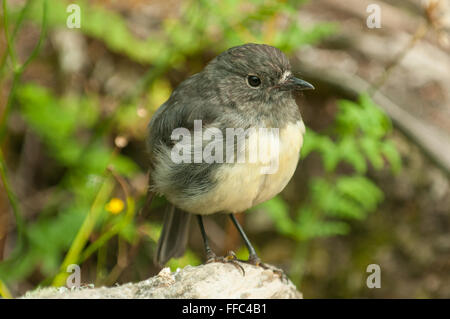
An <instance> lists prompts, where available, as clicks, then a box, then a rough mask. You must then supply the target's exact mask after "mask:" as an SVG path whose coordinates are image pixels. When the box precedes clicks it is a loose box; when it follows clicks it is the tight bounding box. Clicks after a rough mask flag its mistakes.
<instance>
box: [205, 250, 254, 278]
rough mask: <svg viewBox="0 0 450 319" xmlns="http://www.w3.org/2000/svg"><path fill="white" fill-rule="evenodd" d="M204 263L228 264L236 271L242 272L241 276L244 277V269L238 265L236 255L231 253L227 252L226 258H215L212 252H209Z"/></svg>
mask: <svg viewBox="0 0 450 319" xmlns="http://www.w3.org/2000/svg"><path fill="white" fill-rule="evenodd" d="M206 263H207V264H210V263H224V264H225V263H230V264H232V265H233V266H235V267H236V268H237V269H239V270H241V271H242V275H243V276H245V270H244V268H243V267H242V266H241V265H240V264H239V260H238V259H237V257H236V254H235V253H234V252H233V251H229V252H228V255H226V256H220V257H219V256H217V255H216V254H215V253H213V252H212V251H209V252H208V253H207V254H206Z"/></svg>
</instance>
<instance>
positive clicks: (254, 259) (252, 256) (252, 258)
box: [230, 214, 287, 280]
mask: <svg viewBox="0 0 450 319" xmlns="http://www.w3.org/2000/svg"><path fill="white" fill-rule="evenodd" d="M230 218H231V220H232V221H233V224H234V226H236V228H237V230H238V231H239V233H240V234H241V237H242V239H243V240H244V242H245V246H247V249H248V260H240V259H238V260H239V261H243V262H246V263H249V264H251V265H255V266H258V267H262V268H264V269H270V270H272V271H273V272H274V273H276V274H278V275H279V276H280V278H281V279H282V280H287V276H286V274H285V273H284V272H283V270H281V269H278V268H277V267H274V266H270V265H266V264H265V263H263V262H261V259H260V258H259V257H258V255H257V254H256V251H255V248H254V247H253V246H252V244H251V243H250V240H249V239H248V237H247V235H246V234H245V232H244V229H243V228H242V226H241V224H239V222H238V220H237V219H236V217H235V216H234V214H230Z"/></svg>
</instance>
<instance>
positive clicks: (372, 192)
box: [262, 95, 401, 241]
mask: <svg viewBox="0 0 450 319" xmlns="http://www.w3.org/2000/svg"><path fill="white" fill-rule="evenodd" d="M338 106H339V110H338V113H337V116H336V121H335V125H334V131H333V132H334V139H333V138H331V137H330V136H328V135H324V134H319V133H316V132H314V131H312V130H310V129H307V132H306V135H305V138H304V139H305V142H304V145H303V148H302V151H301V155H302V157H306V156H308V155H309V154H311V153H312V152H314V151H315V152H317V153H319V154H320V157H321V159H322V163H323V167H324V171H325V174H324V176H322V177H316V178H314V179H313V180H311V181H310V182H309V193H308V196H307V201H306V202H305V203H304V204H303V205H302V206H301V207H299V208H298V209H297V210H296V212H295V214H294V216H293V217H291V216H290V214H289V209H288V207H287V205H286V204H285V203H284V202H283V200H282V199H281V198H280V197H276V198H274V199H272V200H270V201H268V202H266V203H264V204H262V208H263V209H265V210H266V211H267V212H268V213H269V215H270V216H271V218H272V219H273V220H274V221H275V225H276V227H277V229H278V231H279V232H280V233H282V234H284V235H286V236H289V237H291V238H293V239H295V240H299V241H304V240H309V239H312V238H315V237H327V236H333V235H344V234H347V233H348V232H349V225H348V221H349V220H362V219H364V218H366V217H367V215H368V213H370V212H373V211H375V210H376V208H377V205H378V204H380V203H381V201H382V200H383V193H382V191H381V190H380V189H379V188H378V187H377V186H376V185H375V184H374V182H373V181H371V180H370V179H368V178H367V177H366V176H365V174H366V172H367V169H368V164H371V165H372V166H373V168H374V169H376V170H380V169H382V168H383V167H384V166H385V163H388V164H390V165H391V168H392V170H393V172H398V171H399V169H400V167H401V160H400V156H399V154H398V152H397V150H396V148H395V146H394V144H393V142H392V141H391V140H389V139H388V138H387V136H388V134H389V132H390V131H391V123H390V121H389V119H388V117H387V116H386V115H385V114H384V113H383V112H382V111H381V110H380V109H379V108H378V107H377V106H376V105H375V104H373V102H372V101H371V99H370V98H369V97H368V96H367V95H361V97H360V99H359V101H358V102H357V103H356V102H352V101H347V100H341V101H339V103H338ZM342 163H345V164H347V165H349V166H350V167H351V168H352V169H353V174H352V175H345V174H342V173H339V171H338V166H339V164H342Z"/></svg>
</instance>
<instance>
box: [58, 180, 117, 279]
mask: <svg viewBox="0 0 450 319" xmlns="http://www.w3.org/2000/svg"><path fill="white" fill-rule="evenodd" d="M113 187H114V183H113V181H112V178H111V177H110V176H108V177H106V179H105V181H104V182H103V184H102V186H101V187H100V190H99V192H98V193H97V196H96V198H95V200H94V203H93V204H92V206H91V209H90V211H89V213H88V215H87V216H86V218H85V220H84V222H83V225H81V228H80V229H79V231H78V233H77V236H76V237H75V239H74V241H73V243H72V246H71V247H70V249H69V251H68V253H67V255H66V257H65V258H64V261H63V263H62V265H61V268H60V273H59V274H58V275H56V277H55V279H54V280H53V283H52V286H56V287H59V286H63V285H64V284H65V281H66V279H67V276H68V273H67V272H66V269H67V267H68V266H69V265H71V264H77V263H78V262H80V254H81V252H82V250H83V248H84V246H85V245H86V243H87V241H88V239H89V236H90V235H91V233H92V231H93V230H94V227H95V224H96V222H97V220H98V219H99V217H100V215H101V213H102V212H103V206H104V204H105V202H106V200H107V199H108V197H109V196H110V194H111V192H112V190H113Z"/></svg>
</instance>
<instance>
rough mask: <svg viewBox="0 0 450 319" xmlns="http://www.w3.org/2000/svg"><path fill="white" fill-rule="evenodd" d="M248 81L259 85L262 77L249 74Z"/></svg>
mask: <svg viewBox="0 0 450 319" xmlns="http://www.w3.org/2000/svg"><path fill="white" fill-rule="evenodd" d="M247 82H248V84H250V86H253V87H258V86H260V85H261V79H260V78H259V77H257V76H256V75H249V76H247Z"/></svg>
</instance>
